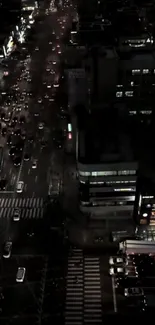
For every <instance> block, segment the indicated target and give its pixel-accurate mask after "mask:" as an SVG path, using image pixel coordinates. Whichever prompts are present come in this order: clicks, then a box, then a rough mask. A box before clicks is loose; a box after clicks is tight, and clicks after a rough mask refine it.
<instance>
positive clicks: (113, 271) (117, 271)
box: [109, 266, 124, 277]
mask: <svg viewBox="0 0 155 325" xmlns="http://www.w3.org/2000/svg"><path fill="white" fill-rule="evenodd" d="M109 274H110V275H117V276H119V277H122V276H124V268H123V267H121V266H118V267H110V269H109Z"/></svg>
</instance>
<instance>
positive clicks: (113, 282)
mask: <svg viewBox="0 0 155 325" xmlns="http://www.w3.org/2000/svg"><path fill="white" fill-rule="evenodd" d="M111 281H112V293H113V303H114V312H115V313H117V301H116V290H115V280H114V277H113V276H112V278H111Z"/></svg>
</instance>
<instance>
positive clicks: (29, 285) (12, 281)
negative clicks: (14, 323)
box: [1, 256, 43, 316]
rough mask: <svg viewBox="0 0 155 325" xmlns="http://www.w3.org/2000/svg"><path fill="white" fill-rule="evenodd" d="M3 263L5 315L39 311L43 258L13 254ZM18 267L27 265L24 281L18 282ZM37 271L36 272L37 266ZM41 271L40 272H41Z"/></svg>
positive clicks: (2, 277)
mask: <svg viewBox="0 0 155 325" xmlns="http://www.w3.org/2000/svg"><path fill="white" fill-rule="evenodd" d="M1 262H2V263H1V264H2V276H1V281H2V286H3V293H4V307H3V315H4V316H5V315H6V316H7V315H10V316H11V315H15V314H18V315H20V314H21V315H22V314H26V315H28V314H31V313H32V314H33V313H37V311H38V293H39V292H40V282H41V277H42V273H41V271H42V267H43V262H42V259H41V260H39V261H38V259H36V258H33V257H32V258H23V257H20V256H18V257H17V256H12V257H11V258H10V259H8V260H4V259H3V261H1ZM18 267H25V268H26V273H25V279H24V282H23V283H17V282H16V274H17V270H18ZM35 267H36V268H37V272H35V270H36V268H35ZM39 272H40V273H39Z"/></svg>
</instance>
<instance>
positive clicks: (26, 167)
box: [20, 149, 49, 196]
mask: <svg viewBox="0 0 155 325" xmlns="http://www.w3.org/2000/svg"><path fill="white" fill-rule="evenodd" d="M33 157H35V159H37V168H35V169H34V168H32V164H33V158H31V160H30V161H28V162H24V164H23V168H22V172H21V177H20V179H21V180H22V181H24V184H25V186H24V191H25V192H26V193H27V194H28V193H29V194H31V195H32V194H34V192H35V194H37V193H40V194H42V195H43V196H44V195H47V189H48V185H47V175H48V168H49V151H47V152H46V150H45V149H43V151H36V150H35V152H33ZM45 189H46V192H45ZM45 193H46V194H45Z"/></svg>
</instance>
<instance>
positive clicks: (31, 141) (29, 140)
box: [27, 135, 34, 143]
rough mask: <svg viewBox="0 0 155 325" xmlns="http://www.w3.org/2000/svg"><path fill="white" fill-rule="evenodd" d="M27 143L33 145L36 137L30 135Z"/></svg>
mask: <svg viewBox="0 0 155 325" xmlns="http://www.w3.org/2000/svg"><path fill="white" fill-rule="evenodd" d="M27 141H28V142H30V143H33V141H34V137H33V136H32V135H29V136H28V138H27Z"/></svg>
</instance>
